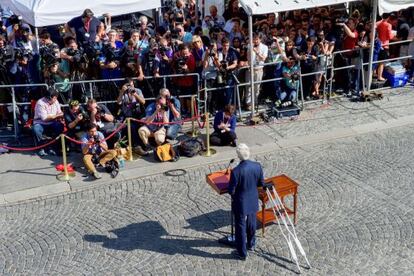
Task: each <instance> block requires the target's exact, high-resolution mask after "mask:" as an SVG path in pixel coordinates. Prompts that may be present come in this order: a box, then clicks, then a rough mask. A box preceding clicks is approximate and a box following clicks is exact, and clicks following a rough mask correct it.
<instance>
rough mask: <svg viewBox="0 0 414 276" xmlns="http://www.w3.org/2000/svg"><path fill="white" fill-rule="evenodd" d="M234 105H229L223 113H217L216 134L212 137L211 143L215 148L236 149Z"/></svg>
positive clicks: (215, 119) (215, 118) (215, 120)
mask: <svg viewBox="0 0 414 276" xmlns="http://www.w3.org/2000/svg"><path fill="white" fill-rule="evenodd" d="M235 110H236V108H235V107H234V105H231V104H228V105H226V106H225V107H224V110H223V111H219V112H217V114H216V116H215V117H214V124H213V126H214V132H213V134H211V136H210V142H211V144H212V145H215V146H228V145H230V146H232V147H236V146H237V144H236V141H237V135H236V116H235V115H234V111H235Z"/></svg>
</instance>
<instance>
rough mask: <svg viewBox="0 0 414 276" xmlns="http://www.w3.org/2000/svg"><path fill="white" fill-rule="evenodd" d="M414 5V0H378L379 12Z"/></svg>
mask: <svg viewBox="0 0 414 276" xmlns="http://www.w3.org/2000/svg"><path fill="white" fill-rule="evenodd" d="M409 7H414V0H378V9H379V13H380V14H383V13H384V12H388V13H389V12H393V11H399V10H402V9H406V8H409Z"/></svg>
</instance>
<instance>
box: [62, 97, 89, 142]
mask: <svg viewBox="0 0 414 276" xmlns="http://www.w3.org/2000/svg"><path fill="white" fill-rule="evenodd" d="M64 118H65V122H66V127H67V129H68V130H67V132H66V134H67V135H68V136H69V137H71V138H74V139H80V138H81V137H82V136H83V135H84V134H85V132H86V127H87V122H88V121H89V116H88V113H86V112H85V110H84V109H83V107H82V106H80V104H79V101H77V100H72V101H70V103H69V108H68V109H67V110H66V111H65V115H64Z"/></svg>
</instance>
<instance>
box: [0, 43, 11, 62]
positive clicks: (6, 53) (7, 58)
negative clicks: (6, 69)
mask: <svg viewBox="0 0 414 276" xmlns="http://www.w3.org/2000/svg"><path fill="white" fill-rule="evenodd" d="M12 61H14V49H13V48H12V47H8V46H6V47H3V48H0V65H3V66H5V65H6V64H7V63H10V62H12Z"/></svg>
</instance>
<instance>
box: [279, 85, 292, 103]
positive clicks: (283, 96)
mask: <svg viewBox="0 0 414 276" xmlns="http://www.w3.org/2000/svg"><path fill="white" fill-rule="evenodd" d="M276 94H277V98H278V99H279V100H280V101H281V102H284V101H291V102H293V101H295V100H296V94H297V93H296V90H295V89H293V88H285V91H282V90H278V91H276Z"/></svg>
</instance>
